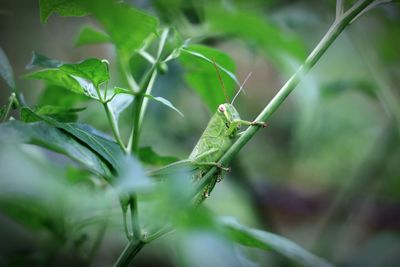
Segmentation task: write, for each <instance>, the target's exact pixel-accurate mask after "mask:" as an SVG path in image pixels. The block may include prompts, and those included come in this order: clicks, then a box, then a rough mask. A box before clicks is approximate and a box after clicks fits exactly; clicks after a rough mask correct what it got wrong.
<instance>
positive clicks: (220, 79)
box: [212, 59, 229, 103]
mask: <svg viewBox="0 0 400 267" xmlns="http://www.w3.org/2000/svg"><path fill="white" fill-rule="evenodd" d="M212 61H213V63H214V67H215V69H216V71H217V74H218V79H219V82H220V83H221V86H222V91H223V92H224V96H225V100H226V103H228V102H229V100H228V95H227V94H226V90H225V85H224V81H222V78H221V73H219V69H218V66H217V64H216V63H215V60H214V59H212Z"/></svg>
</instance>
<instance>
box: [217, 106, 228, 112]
mask: <svg viewBox="0 0 400 267" xmlns="http://www.w3.org/2000/svg"><path fill="white" fill-rule="evenodd" d="M218 110H219V111H220V112H225V110H226V109H225V106H224V105H219V107H218Z"/></svg>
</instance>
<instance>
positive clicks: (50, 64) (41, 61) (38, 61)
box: [26, 51, 64, 69]
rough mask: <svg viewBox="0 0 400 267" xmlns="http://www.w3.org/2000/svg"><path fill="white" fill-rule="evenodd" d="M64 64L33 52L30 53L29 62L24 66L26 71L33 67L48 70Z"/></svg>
mask: <svg viewBox="0 0 400 267" xmlns="http://www.w3.org/2000/svg"><path fill="white" fill-rule="evenodd" d="M63 64H64V62H62V61H59V60H56V59H51V58H48V57H46V56H44V55H41V54H39V53H37V52H35V51H33V53H32V58H31V62H30V63H29V64H28V65H27V66H26V68H27V69H31V68H33V67H36V66H37V67H42V68H49V69H56V68H59V67H61V66H62V65H63Z"/></svg>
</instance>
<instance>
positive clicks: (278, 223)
mask: <svg viewBox="0 0 400 267" xmlns="http://www.w3.org/2000/svg"><path fill="white" fill-rule="evenodd" d="M126 2H128V1H126ZM130 2H131V4H132V5H133V6H135V7H137V8H139V9H142V10H145V11H146V12H148V13H150V14H154V15H156V16H158V17H159V19H160V20H161V23H165V24H166V25H173V26H174V27H176V29H177V31H178V32H180V33H181V34H182V35H183V36H184V37H185V38H194V39H196V38H199V40H201V42H202V43H203V44H206V45H209V46H212V47H215V48H218V49H220V50H222V51H224V52H225V53H227V54H228V55H229V56H231V57H232V58H233V59H234V62H235V64H236V68H237V75H238V77H239V79H240V80H241V81H243V79H244V78H245V77H246V75H247V74H248V73H249V72H252V76H251V79H250V80H249V81H248V82H247V84H246V86H245V90H246V94H242V95H240V96H239V98H238V99H237V102H236V105H235V106H236V108H237V109H238V111H239V112H240V114H241V117H242V118H244V119H248V120H252V119H253V118H255V116H256V115H257V114H258V113H259V112H260V111H261V110H262V108H263V107H264V106H265V105H266V104H267V103H268V102H269V100H270V99H271V98H272V97H273V96H274V95H275V94H276V93H277V91H278V89H279V88H280V87H281V86H282V85H283V84H284V83H285V81H286V80H287V79H288V77H290V75H291V74H292V73H293V72H294V71H295V70H296V68H297V67H298V66H299V64H300V63H301V62H302V60H303V59H304V58H305V55H307V54H308V53H309V52H310V51H311V50H312V49H313V48H314V47H315V45H316V44H317V43H318V41H319V40H320V39H321V37H322V36H323V35H324V33H325V32H326V31H327V29H328V28H329V25H330V24H331V23H332V22H333V20H334V13H335V3H334V1H267V0H252V1H240V0H237V1H228V0H227V1H194V0H193V1H179V0H174V1H163V0H158V1H156V0H154V1H145V0H142V1H139V0H138V1H130ZM349 2H351V1H349ZM216 3H218V7H219V8H220V9H214V10H213V9H212V8H210V7H212V5H214V4H216ZM224 9H226V10H231V9H233V10H237V11H238V12H239V14H240V15H238V16H237V17H234V18H231V17H229V16H228V15H226V16H224ZM218 12H220V13H218ZM226 12H227V11H226ZM87 24H90V25H94V26H96V25H97V24H96V22H95V21H93V20H91V19H90V18H88V17H76V18H70V17H69V18H63V17H59V16H57V15H55V16H52V17H50V19H49V21H48V23H47V24H46V25H42V24H41V23H40V15H39V8H38V3H37V1H24V0H2V1H1V3H0V46H1V47H2V48H3V49H4V51H5V52H6V53H7V55H8V57H9V60H10V62H11V64H12V66H13V68H14V71H15V74H16V76H17V77H19V76H21V75H23V74H25V73H27V70H26V68H25V66H26V65H27V64H28V63H29V61H30V58H31V54H32V51H37V52H39V53H43V54H45V55H47V56H49V57H51V58H56V59H60V60H64V61H71V62H76V61H79V60H83V59H85V58H88V57H97V58H102V59H107V60H108V61H109V62H110V66H111V77H112V81H111V83H113V84H114V85H119V84H123V81H122V80H121V79H120V77H119V70H118V64H117V62H116V60H115V52H114V50H113V48H112V46H111V45H108V44H99V45H91V46H84V47H74V42H75V39H76V37H77V35H78V33H79V30H80V28H81V27H82V26H83V25H87ZM399 48H400V6H399V4H398V3H393V4H390V5H383V6H381V7H379V8H377V9H373V10H371V11H370V12H368V13H367V14H365V15H363V16H362V17H360V18H359V19H358V20H357V21H356V22H355V23H353V24H352V25H351V26H349V27H348V28H347V29H346V30H345V32H344V33H343V34H342V35H341V36H339V38H338V39H337V40H336V41H335V42H334V44H333V45H332V46H331V47H330V49H329V50H328V51H327V52H326V54H325V55H324V56H323V57H322V58H321V60H320V61H319V62H318V63H317V65H316V66H315V68H314V69H313V70H312V71H311V72H310V73H309V74H308V75H307V76H306V77H305V78H304V79H303V81H302V82H301V84H300V85H299V86H298V88H296V89H295V91H294V92H293V94H292V95H290V96H289V98H288V99H287V100H286V101H285V103H284V104H283V105H282V106H281V107H280V108H279V110H278V111H277V112H276V113H275V114H274V115H273V116H272V118H271V120H270V121H269V122H268V127H267V128H266V129H263V130H261V131H259V133H258V134H257V135H256V136H255V138H253V139H252V140H251V141H250V142H249V143H248V144H247V145H246V146H245V147H244V149H243V150H242V151H241V152H240V153H239V155H238V156H237V157H236V159H235V160H234V162H233V163H232V171H231V172H230V173H229V174H228V175H227V176H226V177H225V178H224V180H223V182H222V183H219V184H218V185H217V187H216V189H215V190H214V191H213V193H212V195H211V197H210V198H209V199H207V201H206V202H205V205H206V206H207V207H208V208H209V209H211V210H212V211H213V212H215V213H216V214H218V215H222V216H235V217H236V218H237V219H238V220H239V221H240V222H242V223H244V224H246V225H249V226H252V227H256V228H261V229H266V230H268V231H271V232H274V233H278V234H281V235H283V236H285V237H288V238H289V239H291V240H294V241H295V242H297V243H298V244H300V245H301V246H303V247H304V248H306V249H309V250H310V251H312V252H314V253H316V254H317V255H320V256H322V257H324V258H326V259H328V260H330V261H331V262H333V263H335V264H337V266H363V267H365V266H371V267H372V266H393V267H394V266H399V264H400V235H399V234H400V232H399V230H400V164H399V163H400V146H399V144H400V135H399V130H400V90H399V84H400V53H399ZM135 62H136V61H134V63H132V64H133V65H135V64H136V63H135ZM137 64H139V65H140V63H137ZM134 67H135V66H133V68H134ZM168 67H169V71H168V72H167V73H166V74H164V75H162V76H161V77H160V78H159V79H158V80H157V82H156V85H155V89H154V95H159V96H163V97H166V98H167V99H169V100H170V101H171V102H172V103H174V105H175V106H176V107H178V108H179V109H180V110H181V111H182V112H183V113H184V114H185V117H184V118H181V117H179V116H178V115H177V114H176V113H174V112H171V111H169V110H166V109H165V107H163V106H159V105H156V104H151V105H150V106H149V111H148V112H147V113H146V120H145V123H144V128H143V134H142V143H143V145H151V146H152V147H153V148H154V149H155V150H156V151H158V152H159V153H160V154H162V155H169V156H176V157H178V158H182V159H183V158H185V157H187V156H188V155H189V153H190V151H191V150H192V148H193V146H194V144H195V143H196V141H197V139H198V138H199V136H200V134H201V132H202V131H203V130H204V128H205V126H206V124H207V121H208V120H209V118H210V116H211V115H212V112H210V111H209V110H208V109H207V107H206V106H205V105H204V104H203V103H202V101H201V99H200V98H199V96H198V95H197V94H196V93H195V92H194V91H192V90H190V88H189V86H188V85H187V84H186V83H185V69H184V68H182V66H181V65H180V64H179V63H178V62H176V61H173V62H172V63H171V64H169V66H168ZM138 69H140V66H139V67H138ZM209 79H213V80H215V81H217V79H218V77H217V74H215V75H213V76H210V77H209ZM4 87H5V86H4V84H3V83H2V81H1V82H0V88H1V90H0V104H2V105H3V104H5V103H6V100H7V98H8V91H7V90H3V88H4ZM18 87H19V88H20V89H21V91H23V93H24V96H25V98H26V100H27V102H28V104H30V105H32V106H35V105H37V104H38V103H40V99H41V97H42V94H43V92H44V90H43V84H42V83H41V82H37V81H30V80H23V79H18ZM212 90H220V89H219V88H212ZM78 106H80V107H87V109H86V110H85V111H83V112H81V113H80V116H79V121H80V122H85V123H89V124H92V125H94V126H95V127H96V128H98V129H99V130H102V131H105V132H108V133H110V130H109V128H108V124H107V120H106V116H105V115H104V116H103V115H102V116H99V115H98V114H103V110H102V109H101V107H100V106H99V105H97V104H96V103H91V102H80V103H79V104H78ZM14 115H15V116H18V114H14ZM129 119H130V118H129V113H128V112H126V114H124V115H123V117H122V121H121V127H122V129H123V134H124V135H125V136H126V135H127V133H128V130H129V129H128V126H129V124H128V121H129ZM1 150H2V153H1V161H0V162H1V163H0V166H1V168H0V179H2V178H3V177H6V176H7V177H15V178H13V181H15V183H16V184H19V183H20V184H21V185H20V186H21V188H22V187H23V190H26V192H29V194H33V195H36V194H38V196H37V198H41V197H45V196H46V197H48V199H45V200H38V202H40V203H43V201H44V203H47V202H48V203H50V204H49V206H47V207H46V209H48V210H47V211H46V212H53V215H54V214H56V215H57V216H55V217H62V209H60V208H59V206H57V207H52V205H51V202H52V201H53V200H54V198H53V197H52V194H55V196H54V197H56V196H58V197H60V195H63V194H66V195H68V194H71V198H68V197H66V199H70V200H71V199H73V200H76V201H82V202H80V203H91V200H88V199H82V200H79V198H77V197H76V196H79V197H82V198H85V197H84V196H85V192H84V190H86V189H85V188H83V189H79V188H81V187H80V184H79V182H77V181H70V180H71V179H72V180H73V177H77V176H79V175H84V174H81V173H78V171H77V170H76V168H75V167H71V166H73V163H71V162H70V161H69V160H67V159H66V158H64V157H63V156H59V155H56V154H54V153H50V152H48V151H44V150H43V149H39V148H37V147H34V146H23V147H22V148H20V149H14V148H12V147H2V148H1ZM49 166H51V167H49ZM49 168H50V170H49ZM15 170H17V171H15ZM49 173H50V174H49ZM51 173H57V174H58V175H59V176H60V177H63V176H65V177H69V178H68V179H69V180H68V179H67V180H68V181H69V182H68V184H67V185H70V184H69V183H72V184H76V183H78V185H77V188H78V189H71V187H69V186H67V185H64V184H63V186H64V187H65V188H64V187H60V185H58V184H55V185H54V186H55V187H54V188H56V189H54V188H53V187H52V189H51V190H49V191H50V192H47V191H41V190H43V188H40V186H38V184H40V182H39V180H40V181H41V182H43V183H45V184H46V185H48V183H47V182H45V181H47V180H43V179H47V178H49V179H50V180H51ZM27 177H31V178H32V179H31V180H30V179H27ZM71 177H72V178H71ZM42 178H43V179H42ZM35 179H37V180H38V182H37V183H34V182H32V181H36V180H35ZM60 179H61V178H60ZM25 180H27V181H30V182H31V183H32V186H28V185H29V184H30V183H28V182H27V181H25ZM53 182H54V181H53ZM0 185H1V187H0V188H1V189H0V191H1V194H2V195H4V194H6V193H7V186H9V184H7V182H4V184H2V183H0ZM14 186H15V185H14ZM21 190H22V189H21ZM35 190H38V191H35ZM57 190H60V191H57ZM75 190H78V191H75ZM79 190H83V191H82V192H80V191H79ZM46 192H47V193H48V194H47V193H46ZM55 192H59V193H55ZM77 192H79V194H78V193H77ZM90 192H91V193H90V194H93V197H97V198H98V199H97V200H96V205H94V206H95V207H92V206H90V205H88V206H87V207H86V206H85V207H81V208H82V209H80V210H79V211H76V212H75V210H74V209H75V208H74V207H75V204H76V203H73V201H65V199H64V198H62V199H61V200H60V201H61V202H63V203H64V202H65V203H64V204H65V205H64V206H65V209H66V210H68V211H71V210H72V214H74V216H77V217H79V214H80V213H85V212H93V210H96V209H100V208H104V207H105V206H107V205H109V203H114V202H115V203H117V200H116V199H115V197H114V198H113V197H112V196H109V195H112V194H111V193H110V194H107V197H109V199H108V198H104V195H102V196H101V195H100V193H99V192H98V191H94V192H92V191H90ZM103 193H104V192H103ZM46 194H47V195H46ZM32 199H35V197H32ZM77 199H78V200H77ZM107 200H109V201H107ZM21 201H22V202H21V203H24V202H23V199H22V200H21ZM41 201H42V202H41ZM103 202H104V203H103ZM107 203H108V204H107ZM115 203H114V204H115ZM18 205H19V204H18V203H8V202H7V201H2V203H1V209H2V210H3V213H4V214H3V215H1V217H0V225H1V227H0V265H2V266H35V265H34V264H35V262H36V261H35V260H37V259H38V258H41V257H42V258H43V257H45V256H44V255H42V254H43V251H48V250H51V249H53V248H55V247H57V246H61V245H60V244H65V243H66V241H65V240H66V239H68V238H67V237H64V236H60V235H62V234H61V233H59V235H57V233H58V232H57V231H53V232H52V234H49V233H48V231H47V230H44V229H43V227H40V225H41V223H38V224H37V227H32V225H31V224H29V225H28V226H27V225H24V223H21V222H23V221H24V220H25V219H26V218H27V217H29V213H19V212H15V213H17V214H13V212H10V210H12V209H13V207H16V210H18ZM20 205H25V204H20ZM64 206H63V207H64ZM114 206H115V209H113V210H112V214H113V217H112V218H113V219H112V223H110V226H109V228H108V229H107V231H106V235H105V239H104V241H103V242H102V244H101V246H100V249H99V251H98V252H97V253H96V254H95V256H94V257H95V261H94V264H93V266H110V265H111V264H112V263H113V262H114V261H115V259H116V257H117V256H118V255H119V253H120V251H121V250H122V248H123V246H124V245H125V240H124V237H123V232H122V231H121V225H120V222H119V221H120V215H121V214H120V212H119V211H118V205H117V204H116V205H114ZM32 207H33V208H32V209H35V205H34V204H32ZM38 207H39V208H37V209H39V210H41V209H43V207H42V206H40V205H38ZM36 211H37V210H36ZM36 211H35V210H32V211H31V212H33V213H35V212H36ZM25 212H26V211H25ZM77 213H79V214H77ZM114 213H115V214H114ZM10 214H12V215H13V216H10ZM43 216H44V217H46V215H43ZM21 217H22V218H21ZM65 227H68V226H65ZM50 228H51V227H50ZM32 229H33V230H32ZM87 231H88V232H87V233H86V235H82V234H81V233H80V234H79V235H78V236H76V238H75V239H74V241H73V242H72V243H71V244H72V245H71V244H70V247H68V248H67V249H63V250H61V252H59V251H57V253H54V255H56V256H57V257H56V258H57V260H56V261H55V262H53V264H54V266H57V265H61V264H64V265H66V266H67V265H74V264H78V265H79V264H81V263H80V261H79V256H76V255H78V254H79V253H78V252H76V251H74V247H75V246H76V247H78V245H74V244H76V243H79V242H84V239H85V238H86V237H87V236H90V235H91V233H92V231H95V230H93V229H92V228H88V230H87ZM50 232H51V231H50ZM175 238H176V237H174V236H173V235H168V236H167V237H165V238H161V239H160V240H159V241H156V242H154V243H152V244H151V245H149V247H148V248H147V247H146V248H145V249H144V250H143V251H142V252H141V254H140V255H139V256H138V259H135V261H134V264H132V266H177V265H179V260H177V258H179V255H180V254H179V253H182V252H179V249H176V246H175V245H174V244H175V243H176V240H175ZM81 239H82V240H81ZM60 240H61V241H60ZM63 242H64V243H63ZM74 242H75V243H74ZM187 247H189V246H187ZM196 249H198V247H193V250H196ZM185 253H187V254H188V252H185ZM253 254H254V255H252V256H253V257H254V258H255V259H257V260H256V261H257V262H258V263H259V265H254V266H296V265H293V263H291V262H288V261H287V260H285V259H283V258H282V257H280V256H278V255H275V254H274V253H272V252H271V253H265V252H253ZM54 255H53V256H54ZM49 261H51V259H49ZM252 264H255V263H252ZM227 266H229V265H227Z"/></svg>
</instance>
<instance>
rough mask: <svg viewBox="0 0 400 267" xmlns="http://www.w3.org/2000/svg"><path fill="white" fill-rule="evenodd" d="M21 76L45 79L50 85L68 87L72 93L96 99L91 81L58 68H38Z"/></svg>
mask: <svg viewBox="0 0 400 267" xmlns="http://www.w3.org/2000/svg"><path fill="white" fill-rule="evenodd" d="M23 77H24V78H26V79H36V80H43V81H47V82H48V83H50V84H52V85H56V86H59V87H62V88H65V89H68V90H70V91H72V92H74V93H77V94H81V95H86V96H88V97H90V98H92V99H95V100H98V97H97V94H96V90H95V88H94V87H93V85H92V84H91V83H88V82H86V81H85V80H84V79H80V78H79V77H73V76H71V75H69V74H68V73H66V72H64V71H62V70H59V69H46V70H40V71H37V72H33V73H29V74H26V75H24V76H23Z"/></svg>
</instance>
